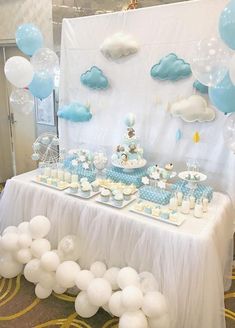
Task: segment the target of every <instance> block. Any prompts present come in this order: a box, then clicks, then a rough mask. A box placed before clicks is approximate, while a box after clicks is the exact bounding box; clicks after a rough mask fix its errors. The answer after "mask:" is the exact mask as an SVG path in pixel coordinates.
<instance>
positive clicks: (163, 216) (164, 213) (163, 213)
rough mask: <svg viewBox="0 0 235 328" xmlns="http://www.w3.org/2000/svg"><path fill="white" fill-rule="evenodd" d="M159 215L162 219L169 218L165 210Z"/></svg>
mask: <svg viewBox="0 0 235 328" xmlns="http://www.w3.org/2000/svg"><path fill="white" fill-rule="evenodd" d="M160 217H161V218H162V219H163V220H169V213H167V212H162V213H161V214H160Z"/></svg>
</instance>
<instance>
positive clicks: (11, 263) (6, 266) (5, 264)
mask: <svg viewBox="0 0 235 328" xmlns="http://www.w3.org/2000/svg"><path fill="white" fill-rule="evenodd" d="M22 270H23V264H21V263H19V262H17V261H16V260H14V259H13V257H12V254H11V253H8V252H5V253H4V254H3V255H2V256H1V257H0V275H1V276H2V277H4V278H7V279H10V278H14V277H16V276H18V274H20V273H21V272H22Z"/></svg>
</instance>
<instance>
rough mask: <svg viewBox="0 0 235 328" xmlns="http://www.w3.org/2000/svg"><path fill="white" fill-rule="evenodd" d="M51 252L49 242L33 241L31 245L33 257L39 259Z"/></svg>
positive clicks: (43, 239)
mask: <svg viewBox="0 0 235 328" xmlns="http://www.w3.org/2000/svg"><path fill="white" fill-rule="evenodd" d="M50 250H51V244H50V242H49V241H48V240H47V239H45V238H41V239H35V240H34V241H33V242H32V244H31V252H32V254H33V256H34V257H36V258H38V259H40V258H41V256H42V255H43V254H44V253H46V252H48V251H50Z"/></svg>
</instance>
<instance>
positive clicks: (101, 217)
mask: <svg viewBox="0 0 235 328" xmlns="http://www.w3.org/2000/svg"><path fill="white" fill-rule="evenodd" d="M33 174H34V173H27V174H24V175H21V176H18V177H15V178H13V179H11V180H9V181H8V182H7V184H6V187H5V190H4V193H3V196H2V199H1V201H0V232H2V231H3V229H4V228H5V227H7V226H9V225H17V224H19V223H20V222H21V221H23V220H30V218H32V217H33V216H35V215H39V214H41V215H46V216H47V217H48V218H49V219H50V220H51V223H52V229H51V231H50V234H49V237H48V238H49V240H50V241H51V242H52V244H53V246H54V247H56V246H57V242H58V241H59V240H60V239H61V238H62V237H63V236H65V235H67V234H71V233H73V234H74V233H76V234H77V235H78V236H79V237H80V240H81V245H82V246H81V247H82V249H83V251H82V257H81V259H80V263H81V265H82V266H84V267H88V266H89V265H90V264H91V263H92V262H93V261H95V260H102V261H105V262H106V263H107V265H108V266H113V265H115V266H120V267H122V266H126V265H129V266H132V267H134V268H135V269H137V270H138V271H144V270H148V271H151V272H153V274H154V275H155V277H156V278H157V280H158V282H159V285H160V289H161V292H163V294H165V295H166V297H168V300H169V303H170V311H171V317H172V327H174V328H198V327H200V328H224V327H225V321H224V315H223V306H224V303H223V302H224V301H223V299H224V298H223V293H224V288H228V287H229V280H226V279H225V277H226V274H229V269H230V268H231V263H232V234H233V215H234V212H233V208H232V205H231V201H230V199H229V197H228V196H226V195H224V194H220V193H214V198H213V201H212V203H211V208H210V210H209V212H208V214H207V216H206V217H205V218H203V219H196V218H193V217H187V220H186V221H185V223H184V224H183V225H182V226H180V227H175V226H171V225H167V224H165V223H162V222H158V221H155V220H151V219H147V218H145V217H143V216H141V215H138V214H133V213H131V212H129V211H128V208H127V209H125V210H117V209H113V208H109V207H107V206H103V205H101V204H97V203H96V202H95V200H94V199H93V200H90V201H87V200H81V199H78V198H75V197H71V196H69V195H66V194H65V193H64V192H60V191H57V190H54V189H51V188H47V187H43V186H40V185H38V184H36V183H33V182H30V180H31V178H32V177H33Z"/></svg>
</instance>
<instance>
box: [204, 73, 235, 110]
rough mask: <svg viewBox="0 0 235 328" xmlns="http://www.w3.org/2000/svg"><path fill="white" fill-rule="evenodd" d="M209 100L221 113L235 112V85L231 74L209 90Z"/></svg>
mask: <svg viewBox="0 0 235 328" xmlns="http://www.w3.org/2000/svg"><path fill="white" fill-rule="evenodd" d="M209 98H210V101H211V102H212V104H213V105H214V106H215V107H216V108H217V109H218V110H220V111H221V112H224V113H232V112H235V85H233V83H232V82H231V80H230V77H229V73H227V74H226V75H225V78H224V79H223V80H222V81H221V82H220V83H218V84H217V85H216V86H215V87H210V88H209Z"/></svg>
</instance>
